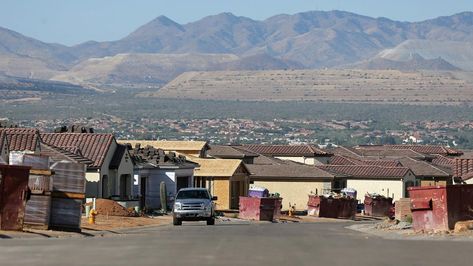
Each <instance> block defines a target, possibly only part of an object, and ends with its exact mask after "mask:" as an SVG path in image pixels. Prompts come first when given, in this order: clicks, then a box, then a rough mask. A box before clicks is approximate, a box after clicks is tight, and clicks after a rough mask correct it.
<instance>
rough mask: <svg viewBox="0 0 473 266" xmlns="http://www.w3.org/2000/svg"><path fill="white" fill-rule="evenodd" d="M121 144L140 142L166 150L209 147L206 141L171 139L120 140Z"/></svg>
mask: <svg viewBox="0 0 473 266" xmlns="http://www.w3.org/2000/svg"><path fill="white" fill-rule="evenodd" d="M117 142H118V143H121V144H127V143H129V144H131V146H132V147H135V145H136V144H140V145H141V146H142V147H145V146H148V145H149V146H152V147H155V148H159V149H163V150H165V151H177V152H179V151H201V150H203V149H205V148H207V149H208V148H209V145H208V143H207V142H206V141H184V140H183V141H170V140H118V141H117Z"/></svg>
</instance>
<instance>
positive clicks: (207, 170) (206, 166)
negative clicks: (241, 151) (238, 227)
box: [186, 155, 250, 210]
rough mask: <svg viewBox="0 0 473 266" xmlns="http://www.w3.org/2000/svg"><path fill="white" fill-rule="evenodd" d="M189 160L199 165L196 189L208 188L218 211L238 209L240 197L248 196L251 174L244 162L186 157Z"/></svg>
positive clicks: (195, 180)
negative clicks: (215, 198)
mask: <svg viewBox="0 0 473 266" xmlns="http://www.w3.org/2000/svg"><path fill="white" fill-rule="evenodd" d="M186 158H187V160H189V161H191V162H194V163H196V164H198V165H199V166H198V167H197V168H196V169H195V172H194V185H195V187H203V188H207V189H208V190H209V191H210V193H211V194H212V195H213V196H217V198H218V200H217V201H215V203H216V208H217V209H218V210H230V209H238V207H239V199H240V196H246V195H247V194H248V187H249V180H248V177H249V174H250V173H249V172H248V170H247V168H246V166H245V164H244V163H243V161H242V160H238V159H215V158H200V157H194V156H190V155H186Z"/></svg>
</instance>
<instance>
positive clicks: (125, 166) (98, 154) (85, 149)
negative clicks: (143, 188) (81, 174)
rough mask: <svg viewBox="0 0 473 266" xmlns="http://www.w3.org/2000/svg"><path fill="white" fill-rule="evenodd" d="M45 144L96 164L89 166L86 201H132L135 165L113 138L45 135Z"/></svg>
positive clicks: (62, 134) (109, 135)
mask: <svg viewBox="0 0 473 266" xmlns="http://www.w3.org/2000/svg"><path fill="white" fill-rule="evenodd" d="M41 139H42V141H43V142H44V143H45V144H47V145H50V146H54V147H58V148H61V149H63V150H66V151H69V152H71V153H73V154H79V155H81V156H83V157H85V158H87V159H90V160H91V161H92V163H91V164H89V165H87V173H86V181H87V183H86V197H87V198H113V199H116V200H128V199H133V198H136V197H137V195H135V194H133V190H132V185H133V178H132V176H133V162H132V160H131V158H130V154H129V152H128V150H127V149H125V148H124V147H123V146H122V145H119V144H118V143H117V141H116V140H115V137H114V136H113V134H99V133H42V134H41Z"/></svg>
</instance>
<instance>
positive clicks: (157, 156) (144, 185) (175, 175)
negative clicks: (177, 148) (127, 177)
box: [128, 146, 198, 210]
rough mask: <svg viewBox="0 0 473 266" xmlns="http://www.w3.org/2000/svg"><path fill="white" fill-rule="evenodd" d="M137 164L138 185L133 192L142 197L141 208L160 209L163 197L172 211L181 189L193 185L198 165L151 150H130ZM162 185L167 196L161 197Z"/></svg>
mask: <svg viewBox="0 0 473 266" xmlns="http://www.w3.org/2000/svg"><path fill="white" fill-rule="evenodd" d="M128 149H129V152H130V154H131V157H132V159H133V162H134V176H135V183H134V186H133V189H134V190H135V193H136V194H138V195H139V196H140V205H141V207H142V208H145V209H147V210H152V209H161V197H163V196H164V197H167V199H169V200H168V201H167V204H168V206H167V208H169V209H170V208H171V207H172V201H171V199H172V198H174V197H175V196H176V193H177V192H178V191H179V189H181V188H186V187H192V186H193V184H194V168H196V167H197V166H198V165H197V164H195V163H192V162H189V161H187V160H186V157H184V156H178V155H176V154H175V153H174V152H169V153H165V152H164V151H163V150H161V149H155V148H154V147H151V146H146V147H140V146H137V147H135V148H131V146H129V147H128ZM161 182H164V183H165V184H166V192H167V195H161V192H160V185H161Z"/></svg>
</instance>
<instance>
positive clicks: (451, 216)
mask: <svg viewBox="0 0 473 266" xmlns="http://www.w3.org/2000/svg"><path fill="white" fill-rule="evenodd" d="M409 197H410V198H411V211H412V228H413V229H414V230H416V231H419V230H425V231H439V230H449V229H450V230H451V229H454V227H455V223H456V222H458V221H466V220H471V219H472V215H473V211H472V210H473V185H448V186H435V187H411V188H409Z"/></svg>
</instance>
